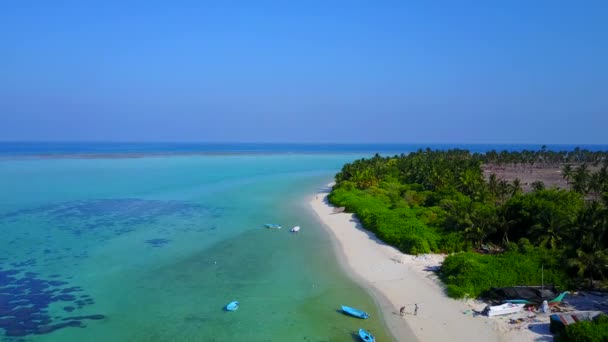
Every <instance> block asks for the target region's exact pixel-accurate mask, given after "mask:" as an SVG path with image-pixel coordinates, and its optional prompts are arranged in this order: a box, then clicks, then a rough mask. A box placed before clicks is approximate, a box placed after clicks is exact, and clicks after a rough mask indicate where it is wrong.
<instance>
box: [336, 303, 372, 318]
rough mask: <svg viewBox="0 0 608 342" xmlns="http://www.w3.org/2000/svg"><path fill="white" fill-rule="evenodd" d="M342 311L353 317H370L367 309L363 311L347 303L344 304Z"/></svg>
mask: <svg viewBox="0 0 608 342" xmlns="http://www.w3.org/2000/svg"><path fill="white" fill-rule="evenodd" d="M342 311H343V312H344V313H345V314H347V315H351V316H353V317H358V318H363V319H365V318H369V315H368V314H367V312H365V311H361V310H358V309H355V308H351V307H350V306H346V305H342Z"/></svg>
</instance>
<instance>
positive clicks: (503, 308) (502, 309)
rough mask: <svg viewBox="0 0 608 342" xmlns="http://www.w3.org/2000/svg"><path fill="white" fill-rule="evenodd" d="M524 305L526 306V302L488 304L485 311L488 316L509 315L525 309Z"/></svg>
mask: <svg viewBox="0 0 608 342" xmlns="http://www.w3.org/2000/svg"><path fill="white" fill-rule="evenodd" d="M524 306H526V304H514V303H504V304H501V305H496V306H486V308H485V309H484V310H483V312H484V313H485V314H486V315H488V317H493V316H500V315H508V314H512V313H518V312H520V311H521V310H523V308H524Z"/></svg>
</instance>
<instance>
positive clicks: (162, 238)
mask: <svg viewBox="0 0 608 342" xmlns="http://www.w3.org/2000/svg"><path fill="white" fill-rule="evenodd" d="M356 157H358V156H354V155H352V154H351V155H338V154H336V155H330V154H324V155H288V154H283V155H256V156H252V155H238V156H235V155H233V156H220V155H218V156H168V157H146V158H133V159H130V158H118V159H113V158H107V159H84V158H83V159H78V158H75V159H61V158H59V159H36V158H33V159H13V160H8V159H7V160H0V189H2V191H1V192H0V234H2V239H0V252H1V253H0V327H2V328H0V340H1V339H6V340H16V339H19V338H23V339H26V340H40V341H82V340H99V341H109V340H116V341H118V340H122V341H166V340H177V341H194V340H196V341H297V340H298V341H353V340H357V338H356V336H355V335H354V333H356V331H357V330H358V328H360V327H364V328H366V329H368V330H370V331H372V332H373V333H374V334H375V335H376V336H377V338H378V340H379V341H387V340H391V337H390V335H389V333H388V331H387V330H386V328H385V327H384V325H383V323H382V322H381V319H380V314H379V313H378V312H377V310H376V309H375V305H374V302H373V299H372V298H371V297H370V296H369V295H368V294H367V293H366V292H365V291H364V290H363V289H361V288H360V287H359V286H357V285H356V284H355V283H354V282H353V281H351V280H350V279H349V278H348V277H347V276H346V275H345V274H344V273H343V272H342V271H341V270H340V268H339V266H338V265H337V262H336V260H335V255H334V252H333V251H332V249H331V242H330V239H329V237H328V236H327V234H326V232H325V231H324V230H323V229H322V227H320V226H319V223H318V222H317V220H316V219H315V218H314V216H313V215H312V213H311V212H310V210H309V209H308V207H307V203H308V200H307V198H308V196H310V195H312V194H313V193H314V192H315V191H316V190H317V189H318V188H319V187H321V186H322V185H323V184H325V183H327V182H329V181H331V179H332V178H333V175H334V174H335V173H336V172H337V171H338V170H339V169H340V167H341V166H342V165H343V164H344V163H345V162H348V161H351V160H353V159H354V158H356ZM268 222H277V223H281V224H282V225H283V227H284V228H283V229H281V230H268V229H265V228H263V227H262V225H263V224H264V223H268ZM294 225H300V226H301V227H302V231H301V233H299V234H297V235H294V234H289V232H288V229H289V228H290V227H291V226H294ZM232 300H239V301H240V302H241V307H240V308H239V310H238V311H236V312H225V311H224V310H223V306H224V305H226V304H227V303H228V302H230V301H232ZM341 304H347V305H351V306H355V307H358V308H361V309H363V310H366V311H368V312H369V313H371V315H372V319H369V320H365V321H361V320H357V319H354V318H350V317H347V316H344V315H342V314H340V313H338V312H337V310H338V309H339V307H340V305H341ZM8 335H24V336H21V337H19V336H8Z"/></svg>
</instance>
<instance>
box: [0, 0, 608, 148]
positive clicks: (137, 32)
mask: <svg viewBox="0 0 608 342" xmlns="http://www.w3.org/2000/svg"><path fill="white" fill-rule="evenodd" d="M85 3H86V4H85ZM177 3H179V4H177ZM92 4H93V2H87V1H70V2H68V1H65V2H64V1H4V2H1V3H0V140H53V141H56V140H62V141H66V140H103V141H211V142H228V141H229V142H235V141H236V142H359V143H368V142H378V143H381V142H410V143H431V142H436V143H458V142H460V143H540V144H542V143H580V144H594V143H595V144H602V143H603V144H605V143H608V134H607V133H606V131H607V127H608V62H606V61H608V40H607V38H606V37H608V20H606V18H608V2H606V1H580V2H575V1H568V2H566V1H515V0H514V1H500V2H499V1H445V2H444V1H418V2H415V1H319V2H315V1H299V2H296V1H243V2H236V1H235V2H228V1H190V2H187V1H176V2H168V1H165V2H154V1H120V2H112V1H103V2H99V3H97V4H96V5H92Z"/></svg>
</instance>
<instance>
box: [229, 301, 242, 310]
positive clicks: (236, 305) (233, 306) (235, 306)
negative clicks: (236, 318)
mask: <svg viewBox="0 0 608 342" xmlns="http://www.w3.org/2000/svg"><path fill="white" fill-rule="evenodd" d="M238 308H239V302H237V301H236V300H235V301H234V302H230V303H228V305H226V311H234V310H236V309H238Z"/></svg>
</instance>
